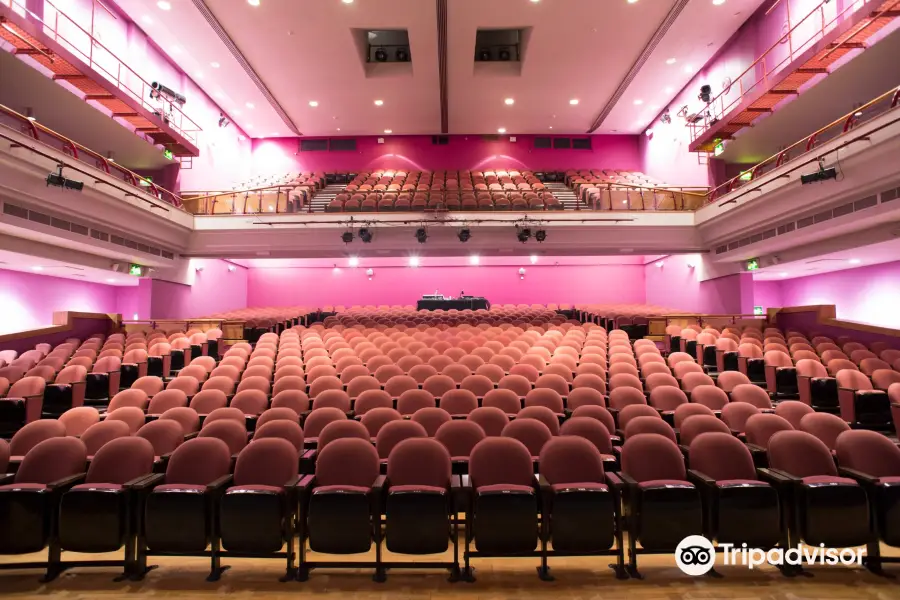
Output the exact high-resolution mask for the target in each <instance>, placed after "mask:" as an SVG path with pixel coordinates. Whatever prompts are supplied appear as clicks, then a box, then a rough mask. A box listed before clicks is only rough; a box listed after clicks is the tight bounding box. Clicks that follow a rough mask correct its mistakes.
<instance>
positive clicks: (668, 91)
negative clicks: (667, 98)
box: [666, 86, 675, 94]
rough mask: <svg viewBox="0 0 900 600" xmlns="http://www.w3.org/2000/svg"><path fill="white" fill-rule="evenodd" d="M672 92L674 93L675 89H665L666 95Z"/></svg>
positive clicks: (670, 87)
mask: <svg viewBox="0 0 900 600" xmlns="http://www.w3.org/2000/svg"><path fill="white" fill-rule="evenodd" d="M674 91H675V88H673V87H672V86H669V87H667V88H666V93H667V94H671V93H672V92H674Z"/></svg>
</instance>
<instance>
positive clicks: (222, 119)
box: [219, 113, 231, 128]
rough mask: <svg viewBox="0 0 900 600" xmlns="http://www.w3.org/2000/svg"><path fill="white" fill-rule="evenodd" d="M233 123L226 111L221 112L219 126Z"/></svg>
mask: <svg viewBox="0 0 900 600" xmlns="http://www.w3.org/2000/svg"><path fill="white" fill-rule="evenodd" d="M229 125H231V121H229V120H228V117H226V116H225V113H219V127H223V128H224V127H228V126H229Z"/></svg>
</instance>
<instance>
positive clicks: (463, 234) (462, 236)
mask: <svg viewBox="0 0 900 600" xmlns="http://www.w3.org/2000/svg"><path fill="white" fill-rule="evenodd" d="M456 237H458V238H459V241H461V242H462V243H464V244H465V243H466V242H468V241H469V239H470V238H471V237H472V231H471V230H470V229H469V228H468V227H463V228H462V229H460V230H459V233H457V234H456Z"/></svg>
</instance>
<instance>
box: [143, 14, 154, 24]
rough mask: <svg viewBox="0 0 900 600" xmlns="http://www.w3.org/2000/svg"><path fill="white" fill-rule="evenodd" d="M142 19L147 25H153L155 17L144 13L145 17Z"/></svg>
mask: <svg viewBox="0 0 900 600" xmlns="http://www.w3.org/2000/svg"><path fill="white" fill-rule="evenodd" d="M141 21H143V22H144V23H146V24H147V25H153V19H151V18H150V15H144V16H143V17H141Z"/></svg>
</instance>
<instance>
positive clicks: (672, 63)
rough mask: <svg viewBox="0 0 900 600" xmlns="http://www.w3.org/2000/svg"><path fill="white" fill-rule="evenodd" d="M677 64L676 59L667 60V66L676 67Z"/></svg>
mask: <svg viewBox="0 0 900 600" xmlns="http://www.w3.org/2000/svg"><path fill="white" fill-rule="evenodd" d="M675 62H676V59H675V58H674V57H673V58H667V59H666V64H667V65H674V64H675Z"/></svg>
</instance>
